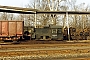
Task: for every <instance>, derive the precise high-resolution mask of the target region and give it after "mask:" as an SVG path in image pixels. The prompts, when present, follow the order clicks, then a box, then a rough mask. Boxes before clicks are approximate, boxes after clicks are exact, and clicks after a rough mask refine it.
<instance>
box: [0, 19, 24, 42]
mask: <svg viewBox="0 0 90 60" xmlns="http://www.w3.org/2000/svg"><path fill="white" fill-rule="evenodd" d="M23 28H24V21H5V20H2V21H0V40H3V41H9V40H12V41H16V40H18V39H20V37H22V36H23Z"/></svg>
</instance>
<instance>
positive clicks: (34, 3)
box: [34, 0, 37, 28]
mask: <svg viewBox="0 0 90 60" xmlns="http://www.w3.org/2000/svg"><path fill="white" fill-rule="evenodd" d="M34 9H36V3H35V0H34ZM34 16H35V17H34V18H35V24H34V25H35V28H36V27H37V19H36V18H37V15H36V13H35V15H34Z"/></svg>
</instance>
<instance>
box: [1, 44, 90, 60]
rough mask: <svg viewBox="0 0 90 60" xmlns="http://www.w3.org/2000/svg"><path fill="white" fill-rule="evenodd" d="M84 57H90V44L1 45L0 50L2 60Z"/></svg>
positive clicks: (48, 59)
mask: <svg viewBox="0 0 90 60" xmlns="http://www.w3.org/2000/svg"><path fill="white" fill-rule="evenodd" d="M82 57H83V58H84V57H85V58H88V57H90V45H89V44H85V43H82V44H81V43H77V44H31V45H1V48H0V59H4V60H8V59H9V60H12V59H13V60H16V59H19V60H31V59H36V60H42V59H43V60H50V59H55V60H56V59H70V58H82Z"/></svg>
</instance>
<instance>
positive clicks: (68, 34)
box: [66, 12, 70, 41]
mask: <svg viewBox="0 0 90 60" xmlns="http://www.w3.org/2000/svg"><path fill="white" fill-rule="evenodd" d="M66 18H67V28H68V40H69V41H70V34H69V21H68V12H66Z"/></svg>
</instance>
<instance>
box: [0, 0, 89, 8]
mask: <svg viewBox="0 0 90 60" xmlns="http://www.w3.org/2000/svg"><path fill="white" fill-rule="evenodd" d="M32 1H33V0H0V5H5V6H16V7H25V5H27V4H28V3H29V2H32ZM80 3H85V4H86V5H88V4H89V5H90V0H77V4H80Z"/></svg>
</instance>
